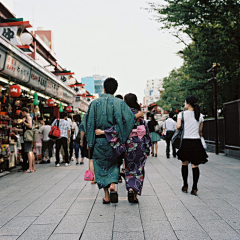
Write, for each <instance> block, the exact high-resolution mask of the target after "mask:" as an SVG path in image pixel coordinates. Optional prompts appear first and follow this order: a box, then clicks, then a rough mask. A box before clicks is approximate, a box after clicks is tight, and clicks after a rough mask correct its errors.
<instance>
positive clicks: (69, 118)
mask: <svg viewBox="0 0 240 240" xmlns="http://www.w3.org/2000/svg"><path fill="white" fill-rule="evenodd" d="M66 121H68V123H69V126H70V130H71V134H70V141H69V143H68V145H67V148H68V156H69V162H70V161H73V157H72V155H71V152H72V151H73V134H74V128H73V118H72V114H70V113H69V114H67V118H66ZM61 153H64V151H63V149H62V148H61ZM70 155H71V157H70ZM62 156H63V161H64V162H65V160H64V158H65V157H64V155H63V154H62Z"/></svg>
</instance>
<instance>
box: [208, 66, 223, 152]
mask: <svg viewBox="0 0 240 240" xmlns="http://www.w3.org/2000/svg"><path fill="white" fill-rule="evenodd" d="M219 67H220V64H219V63H213V66H212V67H211V68H210V69H208V70H207V72H212V74H213V77H212V78H210V79H209V80H208V82H210V83H211V82H213V85H214V105H215V107H214V115H215V132H216V135H215V137H216V139H215V144H216V154H218V153H219V149H218V142H219V141H218V113H217V70H218V68H219Z"/></svg>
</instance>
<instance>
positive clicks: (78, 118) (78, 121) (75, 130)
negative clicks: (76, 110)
mask: <svg viewBox="0 0 240 240" xmlns="http://www.w3.org/2000/svg"><path fill="white" fill-rule="evenodd" d="M73 120H74V122H73V123H72V129H73V134H72V139H71V143H70V159H72V156H73V150H74V152H75V158H76V165H78V164H79V161H78V159H79V149H80V142H77V141H76V137H77V135H78V131H79V126H80V124H81V116H80V115H79V114H76V115H74V116H73ZM80 164H83V161H81V162H80Z"/></svg>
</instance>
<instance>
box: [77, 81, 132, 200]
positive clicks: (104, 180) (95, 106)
mask: <svg viewBox="0 0 240 240" xmlns="http://www.w3.org/2000/svg"><path fill="white" fill-rule="evenodd" d="M117 87H118V83H117V81H116V80H115V79H114V78H107V79H106V80H105V81H104V94H102V95H100V97H99V98H98V99H96V100H94V101H93V102H92V103H91V105H90V106H89V109H88V112H87V114H86V115H85V117H84V119H83V121H82V123H81V125H80V129H81V131H83V132H85V133H86V139H87V144H88V147H89V148H93V163H94V170H95V178H96V181H97V184H98V187H99V189H101V188H104V192H105V198H103V203H104V204H106V203H107V204H108V203H110V202H112V203H117V202H118V194H117V192H116V191H115V183H118V178H119V164H118V158H117V156H116V154H115V153H114V150H113V149H112V147H111V146H110V144H109V143H108V141H107V139H106V137H105V135H99V136H97V135H95V130H96V129H107V128H110V127H112V126H115V127H116V128H117V129H118V136H119V138H120V140H121V142H122V143H125V142H126V140H127V138H128V136H129V134H130V133H131V131H132V128H133V126H134V124H135V116H134V114H133V113H132V111H131V110H130V108H129V107H128V106H127V105H126V103H124V101H122V100H121V99H118V98H115V97H114V96H113V94H114V93H115V92H116V90H117ZM109 188H110V194H109Z"/></svg>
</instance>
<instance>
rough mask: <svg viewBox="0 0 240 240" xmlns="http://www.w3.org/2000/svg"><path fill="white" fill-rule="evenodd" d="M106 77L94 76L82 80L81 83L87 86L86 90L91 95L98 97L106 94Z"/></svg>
mask: <svg viewBox="0 0 240 240" xmlns="http://www.w3.org/2000/svg"><path fill="white" fill-rule="evenodd" d="M105 79H106V76H100V75H93V76H89V77H83V78H81V82H82V83H83V84H85V88H86V89H87V90H88V91H89V93H90V94H94V95H98V94H101V93H103V92H104V87H103V82H104V80H105Z"/></svg>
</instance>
